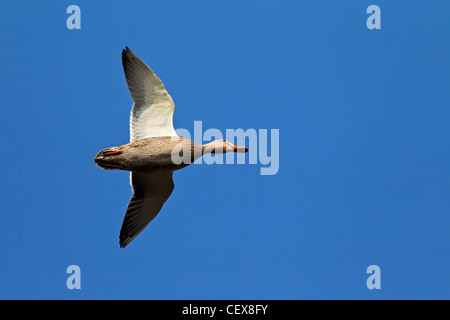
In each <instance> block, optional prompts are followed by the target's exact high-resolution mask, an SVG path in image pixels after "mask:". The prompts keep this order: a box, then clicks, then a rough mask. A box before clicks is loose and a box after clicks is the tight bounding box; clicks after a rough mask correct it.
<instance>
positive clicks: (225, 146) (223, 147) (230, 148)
mask: <svg viewBox="0 0 450 320" xmlns="http://www.w3.org/2000/svg"><path fill="white" fill-rule="evenodd" d="M247 151H248V148H247V147H238V146H235V145H234V144H232V143H231V142H229V141H227V140H215V141H213V142H210V143H208V144H205V145H203V153H217V154H222V153H227V152H237V153H245V152H247Z"/></svg>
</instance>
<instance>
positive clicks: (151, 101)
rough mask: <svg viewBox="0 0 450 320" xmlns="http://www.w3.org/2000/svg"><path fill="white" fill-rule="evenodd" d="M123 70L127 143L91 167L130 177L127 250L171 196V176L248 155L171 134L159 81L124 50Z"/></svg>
mask: <svg viewBox="0 0 450 320" xmlns="http://www.w3.org/2000/svg"><path fill="white" fill-rule="evenodd" d="M122 65H123V70H124V72H125V78H126V81H127V85H128V89H129V91H130V94H131V97H132V99H133V101H134V103H133V107H132V109H131V116H130V143H128V144H125V145H122V146H119V147H112V148H107V149H103V150H101V151H100V152H99V153H98V154H97V156H96V157H95V159H94V161H95V163H97V164H98V165H99V166H100V167H101V168H103V169H120V170H127V171H131V179H130V181H131V186H132V187H133V195H132V197H131V199H130V202H129V203H128V207H127V210H126V212H125V217H124V219H123V223H122V228H121V230H120V236H119V243H120V247H121V248H124V247H125V246H127V245H128V244H129V243H130V242H131V241H132V240H133V239H134V238H136V236H137V235H138V234H139V233H140V232H141V231H142V230H144V228H145V227H146V226H147V225H148V224H149V223H150V222H151V221H152V220H153V218H155V217H156V215H157V214H158V212H159V211H160V210H161V208H162V206H163V204H164V203H165V202H166V200H167V199H168V198H169V196H170V194H171V193H172V190H173V187H174V184H173V179H172V172H173V171H175V170H178V169H181V168H184V167H186V166H187V165H189V164H190V163H192V162H194V161H195V160H196V159H198V158H199V157H201V156H202V155H203V154H206V153H226V152H247V151H248V149H247V148H246V147H237V146H235V145H233V144H231V143H230V142H228V141H225V140H216V141H213V142H211V143H208V144H205V145H197V144H195V143H193V142H192V141H190V140H188V139H184V138H182V137H179V136H178V135H177V134H176V132H175V129H174V128H173V113H174V111H175V105H174V103H173V100H172V98H171V97H170V95H169V93H168V92H167V91H166V89H165V88H164V85H163V83H162V82H161V80H160V79H159V78H158V76H157V75H156V74H155V73H154V72H153V71H152V70H151V69H150V68H149V67H148V66H147V65H146V64H145V62H143V61H142V60H141V59H140V58H139V57H138V56H137V55H136V54H135V53H134V52H133V51H131V50H130V49H129V48H128V47H126V49H125V50H123V51H122Z"/></svg>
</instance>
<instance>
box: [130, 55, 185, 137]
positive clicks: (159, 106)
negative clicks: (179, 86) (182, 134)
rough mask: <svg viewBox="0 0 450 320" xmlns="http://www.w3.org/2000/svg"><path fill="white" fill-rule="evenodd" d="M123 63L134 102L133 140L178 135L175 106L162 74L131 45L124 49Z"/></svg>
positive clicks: (132, 118) (131, 131)
mask: <svg viewBox="0 0 450 320" xmlns="http://www.w3.org/2000/svg"><path fill="white" fill-rule="evenodd" d="M122 65H123V69H124V72H125V78H126V81H127V85H128V89H129V91H130V94H131V97H132V98H133V101H134V103H133V107H132V109H131V115H130V141H135V140H139V139H144V138H150V137H162V136H177V134H176V132H175V129H174V127H173V113H174V111H175V105H174V103H173V100H172V98H171V97H170V95H169V93H168V92H167V91H166V89H165V87H164V85H163V83H162V82H161V80H160V79H159V78H158V76H157V75H156V74H155V73H154V72H153V71H152V70H151V69H150V68H149V67H148V66H147V65H146V64H145V62H143V61H142V60H141V59H140V58H139V57H138V56H137V55H136V54H135V53H134V52H133V51H131V50H130V49H129V48H126V49H125V50H123V52H122Z"/></svg>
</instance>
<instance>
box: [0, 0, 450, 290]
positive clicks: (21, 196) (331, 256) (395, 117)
mask: <svg viewBox="0 0 450 320" xmlns="http://www.w3.org/2000/svg"><path fill="white" fill-rule="evenodd" d="M71 4H77V5H79V6H80V8H81V19H82V21H81V28H82V29H81V30H68V29H67V28H66V19H67V18H68V16H69V15H68V14H67V13H66V8H67V7H68V6H69V5H71ZM371 4H377V5H379V6H380V7H381V15H382V16H381V19H382V21H381V24H382V29H381V30H368V29H367V27H366V19H367V18H368V16H369V15H368V14H366V9H367V7H368V6H369V5H371ZM449 10H450V3H449V2H448V1H381V0H380V1H378V0H377V1H361V0H358V1H356V0H355V1H312V0H311V1H255V0H253V1H248V0H247V1H128V2H125V1H108V2H107V1H39V2H38V1H5V0H3V1H2V2H1V4H0V30H1V31H0V40H1V44H2V49H1V50H0V70H1V72H0V84H1V85H0V99H1V109H0V116H1V118H0V119H1V123H2V124H1V126H0V134H1V138H2V140H1V149H0V150H1V156H0V165H1V179H0V191H1V203H0V204H1V215H0V234H1V239H2V243H1V245H0V298H3V299H5V298H7V299H18V298H24V299H383V298H384V299H421V298H426V299H431V298H446V299H448V298H450V294H449V287H450V279H449V270H450V258H449V241H450V236H449V230H450V219H449V209H450V169H449V163H450V162H449V160H450V159H449V158H450V150H449V147H450V144H449V141H450V139H449V138H450V126H449V125H450V105H449V101H450V90H449V87H450V77H449V74H450V63H449V57H450V42H449V39H450V19H449V16H448V12H449ZM125 46H128V47H130V48H131V49H132V50H134V51H135V52H136V53H137V54H138V55H139V56H140V57H141V58H142V59H144V60H145V61H146V62H147V63H148V64H149V65H150V66H151V67H152V68H153V69H154V70H155V72H156V73H157V74H158V75H159V76H160V78H161V79H162V81H163V82H164V84H165V86H166V88H167V90H168V91H169V93H170V94H171V95H172V97H173V99H174V101H175V104H176V106H177V108H176V112H175V119H174V121H175V127H176V128H180V127H181V128H186V129H189V130H193V121H194V120H202V121H203V127H204V128H205V129H206V128H218V129H220V130H223V131H225V129H227V128H243V129H248V128H255V129H279V130H280V170H279V173H278V174H277V175H274V176H261V175H260V174H259V169H260V165H249V164H247V165H193V166H190V167H188V168H186V169H183V170H181V171H178V172H176V174H175V175H174V178H175V190H174V192H173V194H172V196H171V198H170V199H169V200H168V201H167V203H166V204H165V206H164V208H163V210H162V211H161V212H160V214H159V215H158V216H157V218H156V219H155V220H154V221H153V222H152V223H151V224H150V225H149V226H148V227H147V228H146V229H145V230H144V232H143V233H142V234H141V235H140V236H139V237H138V238H136V239H135V240H134V241H133V242H132V243H131V244H130V245H129V246H128V247H127V248H126V249H119V244H118V235H119V230H120V226H121V223H122V218H123V214H124V211H125V208H126V205H127V203H128V200H129V197H130V195H131V190H130V186H129V183H128V173H127V172H123V171H103V170H101V169H100V168H99V167H97V166H96V165H95V164H94V163H93V161H92V159H93V158H94V156H95V154H96V153H97V152H98V151H99V150H100V149H102V148H105V147H110V146H115V145H120V144H123V143H127V142H128V137H129V132H128V117H129V112H130V107H131V103H132V101H131V98H130V96H129V93H128V90H127V87H126V83H125V79H124V75H123V71H122V66H121V58H120V54H121V50H122V49H123V48H124V47H125ZM71 264H76V265H79V266H80V268H81V273H82V274H81V286H82V288H81V290H68V289H67V288H66V279H67V277H68V274H66V268H67V266H69V265H71ZM372 264H376V265H378V266H380V268H381V286H382V289H381V290H373V291H371V290H368V289H367V287H366V279H367V277H368V275H367V274H366V268H367V267H368V266H369V265H372Z"/></svg>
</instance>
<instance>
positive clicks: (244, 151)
mask: <svg viewBox="0 0 450 320" xmlns="http://www.w3.org/2000/svg"><path fill="white" fill-rule="evenodd" d="M247 151H248V148H247V147H237V146H234V152H237V153H246V152H247Z"/></svg>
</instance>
